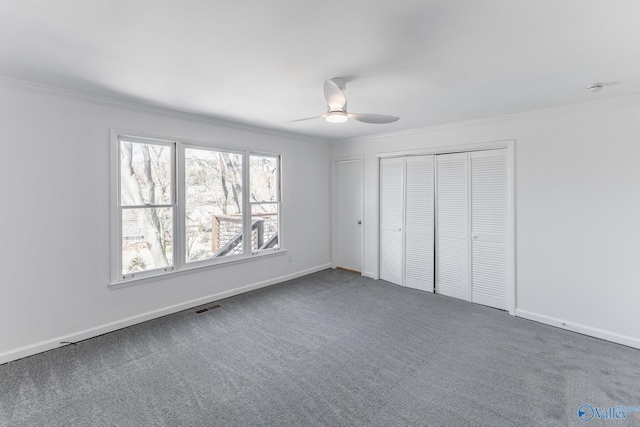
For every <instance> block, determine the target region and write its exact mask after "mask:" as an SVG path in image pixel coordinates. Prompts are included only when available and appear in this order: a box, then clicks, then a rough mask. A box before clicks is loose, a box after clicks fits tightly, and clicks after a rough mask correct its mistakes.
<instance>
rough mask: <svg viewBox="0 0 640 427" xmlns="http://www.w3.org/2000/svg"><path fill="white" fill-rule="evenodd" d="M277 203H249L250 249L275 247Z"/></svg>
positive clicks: (276, 241) (276, 244)
mask: <svg viewBox="0 0 640 427" xmlns="http://www.w3.org/2000/svg"><path fill="white" fill-rule="evenodd" d="M278 205H279V203H254V204H252V205H251V222H252V225H251V250H252V251H257V250H261V249H275V248H278V247H280V243H279V242H278V207H279V206H278Z"/></svg>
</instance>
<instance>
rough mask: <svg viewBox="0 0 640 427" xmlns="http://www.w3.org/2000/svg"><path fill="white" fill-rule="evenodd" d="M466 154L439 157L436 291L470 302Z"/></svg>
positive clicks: (437, 159) (437, 166) (437, 174)
mask: <svg viewBox="0 0 640 427" xmlns="http://www.w3.org/2000/svg"><path fill="white" fill-rule="evenodd" d="M467 156H468V154H467V153H455V154H440V155H437V156H436V292H437V293H439V294H442V295H448V296H451V297H455V298H460V299H463V300H465V301H469V300H470V299H471V295H470V292H471V286H470V265H469V263H470V262H469V261H470V260H469V255H470V250H469V179H468V167H467V164H468V160H467Z"/></svg>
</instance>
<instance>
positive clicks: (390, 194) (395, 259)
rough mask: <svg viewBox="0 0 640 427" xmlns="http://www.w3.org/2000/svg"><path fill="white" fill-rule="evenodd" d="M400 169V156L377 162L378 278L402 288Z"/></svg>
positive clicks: (401, 190) (401, 192)
mask: <svg viewBox="0 0 640 427" xmlns="http://www.w3.org/2000/svg"><path fill="white" fill-rule="evenodd" d="M403 170H404V159H403V158H401V157H396V158H388V159H380V278H381V279H382V280H386V281H388V282H391V283H395V284H397V285H402V265H403V260H402V248H403V244H402V212H403V203H404V200H403V199H404V198H403V194H404V191H403Z"/></svg>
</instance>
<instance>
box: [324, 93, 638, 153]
mask: <svg viewBox="0 0 640 427" xmlns="http://www.w3.org/2000/svg"><path fill="white" fill-rule="evenodd" d="M637 103H640V94H635V95H627V96H620V97H616V98H608V99H602V100H598V101H588V102H581V103H577V104H569V105H563V106H560V107H551V108H543V109H540V110H532V111H524V112H521V113H514V114H505V115H501V116H493V117H486V118H482V119H474V120H466V121H462V122H453V123H445V124H441V125H434V126H425V127H421V128H414V129H407V130H401V131H395V132H385V133H378V134H375V135H367V136H356V137H351V138H338V139H332V140H331V141H330V142H331V144H332V145H338V144H346V143H351V142H362V141H371V140H374V139H381V138H392V137H398V136H406V135H415V134H421V133H428V132H436V131H440V130H447V129H453V128H461V127H470V126H477V125H483V124H488V123H497V122H502V121H508V120H515V119H523V118H532V117H537V116H545V115H551V114H557V113H561V112H570V111H579V110H586V109H590V108H595V107H603V106H616V105H626V104H637Z"/></svg>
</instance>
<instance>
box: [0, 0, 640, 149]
mask: <svg viewBox="0 0 640 427" xmlns="http://www.w3.org/2000/svg"><path fill="white" fill-rule="evenodd" d="M639 16H640V1H638V0H615V1H606V0H393V1H390V0H380V1H375V2H374V1H371V0H341V1H336V0H325V1H304V0H236V1H212V0H180V1H178V0H90V1H88V0H55V1H51V0H4V1H2V2H0V75H2V76H5V77H10V78H17V79H22V80H27V81H33V82H37V83H43V84H48V85H52V86H58V87H63V88H69V89H74V90H79V91H83V92H89V93H93V94H98V95H103V96H109V97H116V98H121V99H125V100H130V101H136V102H140V103H144V104H149V105H153V106H160V107H166V108H170V109H175V110H179V111H184V112H190V113H197V114H200V115H206V116H212V117H216V118H222V119H228V120H233V121H237V122H241V123H248V124H252V125H257V126H261V127H267V128H272V129H278V130H282V131H288V132H294V133H298V134H304V135H309V136H314V137H320V138H324V139H328V140H338V139H345V138H352V137H358V136H366V135H373V134H379V133H388V132H396V131H404V130H409V129H416V128H422V127H428V126H434V125H440V124H445V123H453V122H460V121H466V120H472V119H479V118H485V117H492V116H499V115H505V114H512V113H519V112H526V111H532V110H539V109H545V108H551V107H558V106H563V105H569V104H575V103H582V102H589V101H595V100H602V99H607V98H614V97H620V96H626V95H632V94H638V93H640V24H638V17H639ZM331 77H344V78H346V80H347V82H348V83H347V90H346V92H345V94H346V96H347V99H348V103H349V104H348V106H349V111H350V112H359V113H379V114H390V115H395V116H400V120H399V121H398V122H396V123H391V124H384V125H373V124H365V123H359V122H354V121H349V122H347V123H343V124H330V123H326V122H325V121H324V120H321V119H318V120H313V121H305V122H297V123H287V121H290V120H294V119H299V118H304V117H309V116H315V115H319V114H322V113H324V112H325V110H326V104H325V101H324V97H323V83H324V80H325V79H327V78H331ZM594 82H603V83H604V84H605V89H604V90H603V91H602V92H598V93H587V91H586V86H587V85H588V84H590V83H594Z"/></svg>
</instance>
